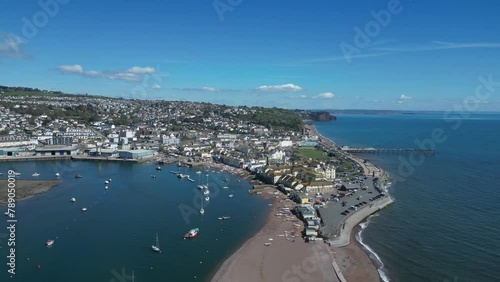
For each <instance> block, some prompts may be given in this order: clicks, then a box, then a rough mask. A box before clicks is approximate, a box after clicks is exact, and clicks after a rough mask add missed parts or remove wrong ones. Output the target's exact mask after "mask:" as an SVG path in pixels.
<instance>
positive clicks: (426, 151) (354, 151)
mask: <svg viewBox="0 0 500 282" xmlns="http://www.w3.org/2000/svg"><path fill="white" fill-rule="evenodd" d="M341 151H342V152H347V153H351V154H380V153H421V154H429V155H433V154H434V153H435V151H434V150H431V149H415V148H378V149H376V148H348V149H342V150H341Z"/></svg>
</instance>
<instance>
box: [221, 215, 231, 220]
mask: <svg viewBox="0 0 500 282" xmlns="http://www.w3.org/2000/svg"><path fill="white" fill-rule="evenodd" d="M230 218H231V217H230V216H223V217H219V220H228V219H230Z"/></svg>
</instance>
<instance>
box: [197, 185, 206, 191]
mask: <svg viewBox="0 0 500 282" xmlns="http://www.w3.org/2000/svg"><path fill="white" fill-rule="evenodd" d="M196 188H198V189H200V190H203V189H204V188H205V187H203V185H198V186H196Z"/></svg>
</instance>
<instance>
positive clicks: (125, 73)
mask: <svg viewBox="0 0 500 282" xmlns="http://www.w3.org/2000/svg"><path fill="white" fill-rule="evenodd" d="M56 70H58V71H59V72H61V73H63V74H77V75H81V76H85V77H94V78H96V77H98V78H105V79H111V80H123V81H130V82H138V81H141V80H143V79H144V77H145V76H146V75H148V74H154V73H156V69H155V68H153V67H137V66H135V67H131V68H129V69H128V70H111V71H102V72H101V71H95V70H89V71H85V70H84V69H83V67H82V66H81V65H61V66H58V67H56Z"/></svg>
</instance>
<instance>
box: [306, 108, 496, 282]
mask: <svg viewBox="0 0 500 282" xmlns="http://www.w3.org/2000/svg"><path fill="white" fill-rule="evenodd" d="M315 126H316V128H317V129H318V131H319V132H320V133H321V134H322V135H324V136H325V137H328V138H331V139H332V140H334V141H335V142H336V144H337V145H348V146H351V147H376V148H418V147H419V146H426V148H433V147H435V149H436V154H435V155H433V156H425V157H423V158H421V156H416V155H413V156H412V155H410V154H402V155H397V154H377V155H373V154H365V155H361V157H362V158H365V159H368V160H370V161H372V162H373V163H375V164H377V165H379V166H381V167H383V168H384V169H385V170H386V171H388V172H389V173H390V174H391V175H392V177H393V181H392V182H393V183H392V185H391V186H390V188H389V191H390V193H391V195H392V196H393V197H394V198H395V202H394V204H392V205H391V206H389V207H387V208H386V209H384V210H382V211H381V212H380V213H379V214H377V215H376V216H374V217H371V218H370V219H369V222H368V224H365V225H364V226H363V227H365V228H364V229H363V231H362V232H361V234H359V235H360V237H361V239H362V242H363V243H364V244H366V245H367V246H368V247H369V248H370V249H371V250H373V252H374V253H372V254H371V257H372V258H373V259H374V260H375V261H377V264H378V266H379V267H381V271H382V273H385V274H386V275H387V276H388V279H389V280H390V281H405V282H411V281H442V282H444V281H453V282H462V281H500V267H499V265H500V236H499V234H500V204H499V203H500V187H499V183H500V176H499V171H500V161H499V160H500V115H495V114H474V115H471V116H469V117H468V118H466V119H455V120H450V119H447V120H445V119H443V115H442V114H439V113H436V114H425V115H423V114H422V115H337V121H332V122H323V123H321V122H318V123H316V124H315ZM433 132H434V137H439V138H433ZM438 133H439V134H438ZM431 140H432V141H431ZM375 254H376V255H375ZM376 257H379V258H380V260H381V262H382V263H380V261H378V260H377V259H376Z"/></svg>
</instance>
